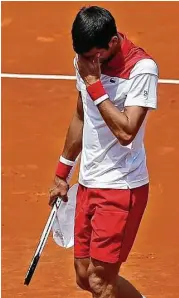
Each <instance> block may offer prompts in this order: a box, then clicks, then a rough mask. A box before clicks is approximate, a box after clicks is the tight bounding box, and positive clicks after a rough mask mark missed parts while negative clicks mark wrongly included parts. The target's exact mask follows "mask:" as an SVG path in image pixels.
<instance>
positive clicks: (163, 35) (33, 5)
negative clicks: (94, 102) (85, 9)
mask: <svg viewBox="0 0 179 298" xmlns="http://www.w3.org/2000/svg"><path fill="white" fill-rule="evenodd" d="M84 4H85V2H80V3H79V2H76V3H70V2H66V3H65V2H63V3H60V2H52V3H50V2H13V1H12V2H3V3H2V72H9V73H33V74H68V75H74V69H73V56H74V53H73V50H72V45H71V36H70V30H71V25H72V22H73V19H74V17H75V14H76V13H77V11H78V9H79V8H80V7H81V6H82V5H84ZM86 4H87V2H86ZM95 4H98V5H101V6H104V7H106V8H108V9H109V10H110V11H111V12H112V13H113V14H114V16H115V18H116V21H117V24H118V28H119V30H121V32H125V33H126V34H127V35H128V37H129V38H131V39H132V40H133V41H134V42H135V43H137V44H138V45H140V46H141V47H144V48H145V49H146V51H148V52H149V53H150V54H151V55H152V56H153V57H154V59H156V61H157V63H158V65H159V68H160V78H170V79H172V78H173V79H179V64H178V53H179V43H178V28H179V3H170V2H168V3H164V2H163V3H161V2H160V3H140V2H139V3H135V2H134V3H124V2H123V3H120V2H118V3H116V2H104V3H103V2H100V3H98V2H95ZM158 95H159V96H158V100H159V105H158V107H159V108H158V110H157V111H156V112H152V113H151V116H150V117H149V122H148V126H147V132H146V138H145V143H146V149H147V155H148V167H149V171H150V177H151V191H150V199H149V204H148V207H147V210H146V212H145V215H144V218H143V221H142V225H141V227H140V230H139V233H138V236H137V239H136V242H135V245H134V246H133V249H132V251H131V254H130V257H129V259H128V262H127V263H126V264H124V265H123V266H122V269H121V274H122V275H124V277H126V278H127V279H129V280H130V281H131V282H133V283H134V285H135V286H136V287H137V288H138V289H139V290H140V291H141V292H142V293H143V294H144V295H146V297H147V298H177V297H179V262H178V257H179V194H178V185H179V180H178V177H179V176H178V169H179V154H178V150H179V120H178V117H179V85H168V84H166V85H164V84H160V85H159V89H158ZM76 97H77V92H76V89H75V82H74V81H62V80H61V81H59V80H40V79H38V80H25V79H2V297H3V298H18V297H23V298H52V297H54V298H57V297H58V298H62V297H63V298H66V297H69V298H77V297H78V298H79V297H81V298H85V297H90V295H89V294H88V293H85V292H82V291H81V290H80V289H78V288H77V287H76V284H75V275H74V270H73V250H72V249H69V250H65V249H62V248H59V247H58V246H57V245H56V244H55V243H54V241H53V239H52V237H50V238H49V240H48V243H47V245H46V247H45V249H44V251H43V254H42V256H41V259H40V262H39V264H38V267H37V270H36V272H35V274H34V276H33V279H32V281H31V284H30V286H29V287H26V286H24V285H23V281H24V276H25V273H26V271H27V268H28V266H29V263H30V260H31V258H32V255H33V253H34V251H35V248H36V245H37V243H38V240H39V237H40V234H41V232H42V229H43V227H44V224H45V222H46V220H47V217H48V214H49V212H50V208H49V206H48V190H49V188H50V186H51V184H52V180H53V176H54V170H55V167H56V163H57V159H58V156H59V154H60V152H61V150H62V147H63V143H64V138H65V134H66V130H67V127H68V124H69V121H70V119H71V117H72V114H73V111H74V109H75V105H76ZM73 180H74V181H76V180H75V178H74V179H73ZM129 298H130V297H129Z"/></svg>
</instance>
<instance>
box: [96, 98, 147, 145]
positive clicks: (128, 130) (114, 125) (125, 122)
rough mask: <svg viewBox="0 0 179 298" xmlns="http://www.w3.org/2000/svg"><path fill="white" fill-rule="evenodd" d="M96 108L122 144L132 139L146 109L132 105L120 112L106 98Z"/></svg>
mask: <svg viewBox="0 0 179 298" xmlns="http://www.w3.org/2000/svg"><path fill="white" fill-rule="evenodd" d="M98 109H99V111H100V113H101V116H102V117H103V119H104V121H105V122H106V124H107V126H108V127H109V128H110V130H111V131H112V133H113V134H114V135H115V136H116V138H117V139H118V140H119V142H120V143H121V145H123V146H126V145H128V144H130V143H131V142H132V141H133V139H134V138H135V136H136V134H137V132H138V130H139V128H140V126H141V124H142V122H143V120H144V118H145V116H146V114H147V110H148V108H145V107H138V106H136V107H135V106H133V107H127V108H125V109H124V112H120V111H119V109H118V108H116V107H115V106H114V105H113V104H112V102H111V101H110V100H108V99H107V100H105V101H103V102H101V103H100V104H99V105H98Z"/></svg>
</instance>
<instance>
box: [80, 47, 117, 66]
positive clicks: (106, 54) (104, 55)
mask: <svg viewBox="0 0 179 298" xmlns="http://www.w3.org/2000/svg"><path fill="white" fill-rule="evenodd" d="M97 55H99V62H100V63H101V64H102V63H104V62H105V61H108V60H110V58H111V56H112V53H111V49H110V48H109V49H98V48H93V49H91V50H90V51H89V52H87V53H85V54H83V55H82V56H83V57H84V58H86V59H89V60H90V61H93V60H94V58H95V57H96V56H97Z"/></svg>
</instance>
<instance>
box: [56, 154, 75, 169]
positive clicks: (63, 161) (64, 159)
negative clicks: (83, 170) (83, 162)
mask: <svg viewBox="0 0 179 298" xmlns="http://www.w3.org/2000/svg"><path fill="white" fill-rule="evenodd" d="M60 161H61V162H62V163H64V164H65V165H67V166H71V167H73V166H74V164H75V162H74V161H71V160H68V159H66V158H64V157H63V156H60Z"/></svg>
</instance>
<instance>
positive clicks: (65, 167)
mask: <svg viewBox="0 0 179 298" xmlns="http://www.w3.org/2000/svg"><path fill="white" fill-rule="evenodd" d="M74 164H75V162H74V161H71V160H68V159H66V158H64V157H63V156H60V160H59V162H58V165H57V169H56V172H55V174H56V176H58V177H60V178H62V179H67V177H68V175H69V173H70V171H71V169H72V167H73V165H74Z"/></svg>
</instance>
